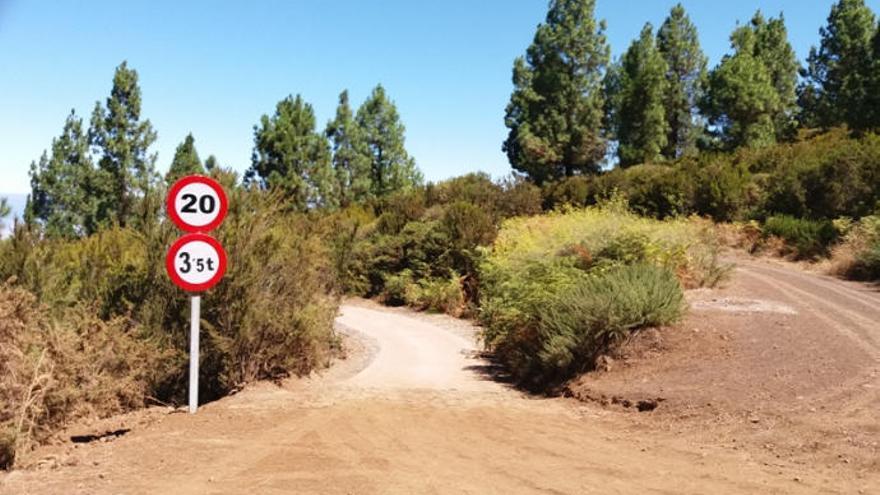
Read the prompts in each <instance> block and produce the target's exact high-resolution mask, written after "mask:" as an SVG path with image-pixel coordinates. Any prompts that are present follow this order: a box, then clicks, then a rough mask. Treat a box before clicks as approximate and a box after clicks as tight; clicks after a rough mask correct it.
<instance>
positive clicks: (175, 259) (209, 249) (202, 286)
mask: <svg viewBox="0 0 880 495" xmlns="http://www.w3.org/2000/svg"><path fill="white" fill-rule="evenodd" d="M165 268H166V270H168V276H169V277H171V280H172V281H173V282H174V283H175V284H176V285H177V286H178V287H180V288H181V289H183V290H185V291H188V292H202V291H206V290H208V289H210V288H211V287H213V286H215V285H217V282H219V281H220V279H221V278H223V274H224V273H226V252H225V251H223V247H222V246H221V245H220V243H219V242H217V239H214V238H213V237H211V236H209V235H207V234H186V235H185V236H183V237H181V238H180V239H178V240H177V241H176V242H175V243H174V244H172V245H171V248H170V249H169V250H168V254H167V255H166V256H165Z"/></svg>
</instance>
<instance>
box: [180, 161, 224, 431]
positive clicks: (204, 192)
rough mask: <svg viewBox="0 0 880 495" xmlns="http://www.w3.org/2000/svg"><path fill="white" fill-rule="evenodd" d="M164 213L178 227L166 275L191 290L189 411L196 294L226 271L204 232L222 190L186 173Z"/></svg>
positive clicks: (195, 365) (218, 213) (193, 389)
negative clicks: (179, 236) (178, 235)
mask: <svg viewBox="0 0 880 495" xmlns="http://www.w3.org/2000/svg"><path fill="white" fill-rule="evenodd" d="M166 205H167V208H168V216H169V217H170V218H171V220H172V221H173V222H174V223H175V224H176V225H177V226H178V227H180V228H181V229H182V230H184V231H186V232H190V233H189V234H186V235H184V236H182V237H181V238H179V239H177V240H176V241H175V242H174V244H172V245H171V247H170V248H169V249H168V254H167V255H166V256H165V269H166V270H167V271H168V276H169V277H171V280H172V281H173V282H174V283H175V284H176V285H177V286H178V287H180V288H181V289H183V290H185V291H187V292H189V293H191V299H190V305H191V306H190V313H189V335H190V338H189V412H190V414H195V413H196V411H197V410H198V409H199V327H200V323H201V309H202V297H201V296H200V295H199V293H201V292H203V291H206V290H208V289H210V288H211V287H213V286H214V285H216V284H217V282H219V281H220V279H221V278H223V274H224V273H226V252H224V251H223V247H222V246H221V245H220V243H219V242H217V240H216V239H214V238H213V237H211V236H209V235H207V234H205V233H204V232H208V231H210V230H212V229H215V228H217V226H219V225H220V223H221V222H223V218H224V217H225V216H226V212H227V209H228V202H227V199H226V193H225V192H224V191H223V188H222V187H221V186H220V184H218V183H217V181H215V180H214V179H211V178H208V177H203V176H200V175H190V176H187V177H184V178H182V179H180V180H179V181H177V182H175V183H174V185H173V186H171V189H170V190H169V192H168V199H167V200H166Z"/></svg>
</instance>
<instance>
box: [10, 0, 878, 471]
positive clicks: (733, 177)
mask: <svg viewBox="0 0 880 495" xmlns="http://www.w3.org/2000/svg"><path fill="white" fill-rule="evenodd" d="M594 10H595V1H593V0H566V1H562V0H553V1H551V2H550V4H549V8H548V15H547V19H546V22H545V23H543V24H541V25H540V26H539V27H538V28H537V32H536V33H535V37H534V41H533V43H532V44H531V45H530V46H529V47H528V48H527V50H526V52H525V55H524V56H523V57H520V58H518V59H517V60H516V61H515V63H514V67H513V85H514V88H513V92H512V94H511V98H510V102H509V104H508V106H507V108H506V113H505V122H504V123H505V125H506V126H507V128H508V130H509V134H508V136H507V139H506V140H505V142H504V143H503V149H504V152H505V153H506V154H507V157H508V159H509V161H510V163H511V166H512V168H513V169H514V170H515V173H514V174H513V175H511V176H509V177H506V178H502V179H493V178H492V177H490V176H488V175H486V174H481V173H473V174H468V175H465V176H462V177H457V178H452V179H448V180H445V181H442V182H438V183H427V184H425V182H424V178H423V176H422V173H421V172H420V171H419V169H418V167H417V166H416V163H415V159H414V158H413V157H412V156H411V155H410V154H409V153H408V151H407V149H406V146H405V127H404V125H403V123H402V119H401V116H400V115H399V114H398V112H397V108H396V106H395V104H394V102H393V100H392V99H391V98H390V96H389V95H388V93H387V92H386V90H385V88H383V87H382V86H381V85H378V86H376V87H375V88H374V89H373V91H372V92H371V93H370V95H369V96H368V97H367V98H366V100H365V101H364V102H362V104H361V105H360V106H358V107H357V108H353V107H352V105H351V102H350V101H349V96H348V93H347V91H343V92H342V93H341V94H340V96H339V104H338V106H337V108H336V112H335V115H334V117H333V119H332V120H330V121H329V122H327V124H326V126H324V127H323V128H320V127H319V123H318V122H317V119H316V117H315V111H314V108H313V107H312V106H311V104H309V103H308V102H307V101H306V100H305V99H304V98H303V97H302V96H301V95H296V96H294V95H289V96H287V97H285V98H283V99H281V100H280V101H279V102H278V103H277V105H276V106H275V108H274V109H272V111H271V112H270V113H268V114H266V115H263V116H262V117H260V118H259V120H258V122H257V124H256V125H255V126H254V135H253V140H254V148H253V154H252V157H253V158H252V161H251V163H250V164H249V167H248V168H247V170H246V172H245V173H244V174H243V176H242V177H239V176H238V175H237V174H236V173H234V172H232V171H231V168H230V167H228V166H224V164H220V163H218V160H217V159H216V158H215V157H214V156H209V157H208V158H207V159H205V160H202V159H201V157H200V156H199V154H198V152H197V150H196V138H195V137H194V135H193V134H188V135H187V136H185V137H184V139H183V141H182V142H181V143H180V145H179V146H178V147H177V149H176V151H175V154H174V156H173V158H172V160H171V161H170V163H169V164H168V172H167V173H166V174H165V175H164V176H160V174H159V173H158V172H157V171H156V163H157V159H158V157H157V156H156V154H155V153H154V152H153V151H152V148H151V146H152V145H153V143H154V142H155V140H156V136H157V134H156V130H155V129H154V128H153V126H152V124H151V123H150V121H149V120H147V119H146V118H144V117H143V116H142V115H141V96H142V95H141V90H140V87H139V85H138V74H137V72H136V71H135V70H134V69H132V68H130V67H128V65H127V64H126V63H122V64H121V65H120V66H119V67H117V69H116V72H115V74H114V78H113V85H112V91H111V93H110V96H109V97H108V98H107V99H106V100H105V101H104V102H98V103H96V106H95V109H94V111H93V112H92V114H91V115H92V117H91V120H90V121H89V122H84V120H83V119H82V118H81V117H79V116H78V115H77V114H76V112H73V111H72V112H71V113H70V114H69V115H68V116H67V118H66V120H65V122H64V124H63V128H62V132H61V134H60V135H59V136H58V137H57V138H56V139H54V140H53V141H52V142H51V144H50V147H49V149H48V150H47V151H46V152H44V153H43V155H42V156H41V157H40V158H39V159H38V160H36V161H34V163H32V164H31V186H32V187H31V194H30V196H29V199H28V204H27V208H26V211H25V214H24V218H23V221H18V222H16V223H15V225H14V227H13V231H12V234H11V235H10V236H9V237H8V238H6V239H3V240H2V241H0V372H2V373H0V400H2V402H0V467H8V466H10V465H12V464H13V463H14V459H15V456H16V455H17V454H18V453H21V452H24V451H26V450H27V449H28V448H29V447H31V446H32V445H34V444H35V443H36V442H40V441H42V440H45V439H46V438H48V437H49V436H50V435H52V434H53V433H54V432H57V431H58V430H59V429H61V428H62V427H64V426H65V425H67V424H69V423H70V422H71V421H73V420H75V419H77V418H79V417H83V416H104V415H108V414H114V413H117V412H120V411H125V410H129V409H133V408H138V407H143V406H144V405H146V404H149V403H153V402H155V403H171V404H177V403H180V402H181V401H182V399H183V395H184V392H185V388H186V374H185V368H186V360H187V356H186V342H187V332H188V321H187V318H188V311H187V300H186V299H187V298H186V295H185V294H184V293H182V292H181V291H179V290H177V289H175V288H174V287H173V285H172V284H171V283H170V282H169V281H168V280H167V277H166V275H165V274H164V271H163V268H162V267H163V257H164V254H165V250H166V248H167V247H168V245H169V244H170V243H171V240H172V239H173V238H174V237H175V236H176V235H177V232H176V231H175V230H174V228H173V226H172V225H171V224H170V223H169V222H168V221H167V220H166V219H165V216H164V214H163V212H162V208H161V206H162V203H163V197H164V194H165V191H166V190H167V188H168V187H169V186H170V184H172V183H173V182H174V181H175V180H176V179H177V178H179V177H181V176H184V175H186V174H192V173H200V174H208V175H211V176H214V177H215V178H217V179H218V180H219V181H220V182H221V183H222V184H223V185H224V187H225V188H226V190H227V193H228V194H229V196H230V200H231V203H230V210H229V216H228V217H227V219H226V220H225V222H224V224H223V225H222V227H221V228H220V229H219V230H218V231H217V232H215V235H216V236H217V237H218V238H219V240H220V241H221V243H222V244H223V245H224V247H225V249H226V250H227V252H228V255H229V260H230V265H229V271H228V272H227V274H226V277H225V278H224V280H223V282H222V283H221V284H219V285H218V286H217V287H215V288H214V289H212V290H211V291H209V292H208V294H207V295H206V297H205V300H204V302H203V314H202V318H203V321H202V328H203V331H204V333H205V336H204V338H203V351H202V352H203V355H202V363H201V372H202V377H201V383H202V384H203V385H202V388H201V390H202V393H203V396H202V397H201V399H202V400H211V399H215V398H218V397H221V396H223V395H224V394H228V393H230V392H232V391H234V390H237V389H239V388H240V387H242V386H243V385H244V384H246V383H248V382H251V381H254V380H261V379H279V378H282V377H285V376H289V375H296V374H307V373H309V372H311V371H312V370H315V369H319V368H321V367H322V366H325V365H326V364H327V363H328V362H329V358H330V357H331V356H332V355H334V354H335V353H337V352H340V342H339V341H338V337H337V336H336V335H335V334H334V332H333V326H332V325H333V319H334V316H335V314H336V310H337V307H338V303H339V299H340V297H342V296H345V295H354V296H362V297H370V298H375V299H377V300H380V301H382V302H384V303H385V304H389V305H409V306H411V307H414V308H417V309H420V310H429V311H439V312H445V313H449V314H452V315H456V316H466V317H473V318H476V319H478V320H479V321H480V322H482V323H483V325H484V333H483V340H484V343H485V345H486V347H487V349H488V350H490V351H492V352H493V353H494V354H495V355H496V356H497V357H498V359H499V360H500V361H501V362H502V363H503V364H504V365H505V366H507V368H508V370H509V371H510V372H511V374H512V375H513V376H514V377H515V378H516V379H517V380H518V382H519V383H520V384H522V385H523V386H525V387H528V388H531V389H535V390H543V389H546V388H547V387H551V386H553V385H555V384H558V383H559V382H561V381H562V380H565V379H567V378H568V377H570V376H572V375H574V374H576V373H578V372H581V371H584V370H588V369H590V368H591V367H592V366H594V363H595V360H596V359H597V358H598V357H599V356H601V355H602V354H603V353H606V352H608V351H609V349H612V348H613V347H614V346H615V345H617V344H619V343H620V342H623V341H625V340H626V339H627V338H629V337H630V336H631V335H632V334H633V333H634V332H636V331H638V330H639V329H641V328H644V327H650V326H662V325H668V324H671V323H674V322H675V321H677V320H678V319H679V318H681V316H682V314H683V312H684V311H685V304H684V297H683V290H684V289H687V288H692V287H711V286H714V285H715V284H717V283H719V282H720V281H722V280H723V279H724V277H725V275H726V273H727V270H728V268H727V267H726V266H725V265H724V264H723V263H722V262H720V261H719V254H720V250H721V248H722V245H721V243H720V242H719V240H718V236H717V235H716V234H717V232H718V230H719V228H718V224H722V225H724V227H723V228H721V229H720V230H722V231H724V232H728V233H730V232H732V233H733V235H732V237H734V239H733V242H735V243H737V244H738V245H740V246H742V247H745V248H746V249H749V250H751V251H757V250H770V251H774V252H776V253H778V254H780V255H784V256H790V257H792V258H796V259H802V260H818V259H823V258H826V257H830V258H831V260H832V263H831V265H832V266H833V270H834V271H835V273H838V274H840V275H843V276H848V277H853V278H859V279H868V280H877V279H880V137H878V136H877V135H876V134H875V133H874V131H875V130H876V129H878V128H880V112H876V111H875V110H876V109H878V108H880V104H878V102H877V101H876V94H877V91H875V89H876V88H877V87H880V56H878V55H877V54H875V47H877V46H880V34H878V30H877V25H876V19H875V16H874V14H873V12H871V10H870V9H868V8H867V7H866V6H865V4H864V2H863V1H862V0H840V1H839V2H837V3H835V4H834V5H833V7H832V9H831V12H830V14H829V17H828V23H827V25H826V26H825V27H824V28H823V29H822V30H821V31H820V36H821V39H820V43H819V46H818V47H816V48H814V49H813V50H812V51H811V53H810V56H809V58H808V60H807V64H806V66H805V67H803V68H800V64H799V62H798V61H797V59H796V58H795V53H794V50H793V49H792V47H791V45H790V44H789V42H788V40H787V30H786V26H785V22H784V19H783V17H782V16H780V17H778V18H773V17H771V18H766V17H764V15H763V14H761V13H760V12H757V13H756V14H755V15H754V16H753V18H752V19H751V20H750V21H749V22H747V23H745V24H740V25H737V26H736V27H735V28H734V30H733V32H732V33H731V35H730V52H729V53H728V54H727V55H725V56H724V58H723V59H722V60H721V61H720V62H719V63H718V64H717V65H716V66H715V67H712V68H710V67H708V61H707V58H706V57H705V55H704V54H703V53H702V51H701V49H700V43H699V36H698V32H697V28H696V26H695V25H694V24H693V23H692V22H691V20H690V18H689V17H688V15H687V13H686V12H685V10H684V8H683V7H681V6H680V5H679V6H676V7H674V8H673V9H672V10H671V11H670V13H669V16H668V17H667V18H666V19H665V20H664V22H663V23H662V24H661V25H660V26H659V27H658V28H657V29H656V30H655V29H654V27H653V26H652V25H650V24H648V25H646V26H645V27H644V28H643V29H642V31H641V33H640V35H639V37H638V39H636V40H634V41H633V43H632V44H631V45H630V46H629V47H628V49H627V50H625V51H624V52H623V54H622V56H621V57H619V58H618V59H617V60H612V59H611V56H610V53H611V52H610V47H609V46H608V44H607V40H606V38H605V34H604V31H605V26H604V22H602V21H599V20H597V19H595V16H594ZM733 25H734V22H733V20H731V26H732V27H733ZM453 144H454V143H453ZM612 156H613V158H612V159H611V160H609V159H608V158H609V157H612ZM227 165H228V164H227ZM238 165H241V164H238ZM7 214H8V208H6V206H5V203H4V202H0V221H5V219H4V217H5V216H6V215H7Z"/></svg>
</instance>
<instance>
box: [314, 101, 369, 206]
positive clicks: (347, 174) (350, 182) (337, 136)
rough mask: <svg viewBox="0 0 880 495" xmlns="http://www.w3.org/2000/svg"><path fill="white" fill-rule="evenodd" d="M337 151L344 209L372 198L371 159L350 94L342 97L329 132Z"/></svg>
mask: <svg viewBox="0 0 880 495" xmlns="http://www.w3.org/2000/svg"><path fill="white" fill-rule="evenodd" d="M325 134H326V135H327V138H328V139H330V144H331V147H332V149H333V169H334V171H335V173H336V182H337V188H338V189H337V190H338V200H339V204H340V205H341V206H348V205H350V204H352V203H359V202H362V201H364V200H366V199H367V198H368V197H369V196H370V182H371V181H370V165H371V159H370V154H369V151H368V149H367V143H366V141H365V140H364V136H363V132H362V131H361V128H360V126H358V125H357V123H356V122H355V120H354V113H353V112H352V110H351V105H350V104H349V102H348V91H343V92H342V94H340V95H339V106H338V107H337V108H336V117H335V118H334V119H333V120H331V121H330V122H329V123H328V124H327V130H326V131H325Z"/></svg>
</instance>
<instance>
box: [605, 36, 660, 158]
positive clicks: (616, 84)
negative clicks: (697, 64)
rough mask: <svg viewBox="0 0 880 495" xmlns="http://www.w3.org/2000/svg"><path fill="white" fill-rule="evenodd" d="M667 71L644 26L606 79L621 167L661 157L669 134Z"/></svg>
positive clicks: (652, 38) (652, 37)
mask: <svg viewBox="0 0 880 495" xmlns="http://www.w3.org/2000/svg"><path fill="white" fill-rule="evenodd" d="M666 72H667V66H666V61H665V60H664V59H663V56H662V55H661V53H660V52H659V51H658V50H657V46H656V43H655V41H654V32H653V27H652V26H651V24H650V23H649V24H646V25H645V27H644V28H643V29H642V33H641V35H640V36H639V39H637V40H635V41H633V43H632V44H631V45H630V47H629V49H628V50H627V51H626V53H625V54H624V55H623V58H622V59H621V61H620V64H619V66H618V67H615V68H614V70H613V71H611V73H612V75H611V76H610V77H609V80H610V84H609V90H608V94H609V97H610V103H611V105H610V106H611V109H612V110H611V118H610V121H611V125H612V128H613V130H614V132H613V134H614V137H616V138H617V142H618V145H617V155H618V158H619V159H620V162H619V164H620V166H621V167H627V166H630V165H634V164H638V163H646V162H653V161H657V160H660V159H661V158H662V157H663V154H662V152H663V150H664V148H665V147H666V144H667V139H668V135H669V123H668V121H667V120H666V112H665V108H664V105H663V103H664V96H665V95H666V93H667V87H668V85H669V83H668V82H667V80H666Z"/></svg>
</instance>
